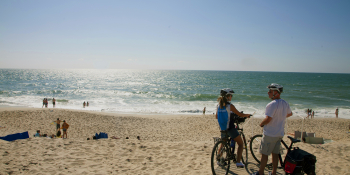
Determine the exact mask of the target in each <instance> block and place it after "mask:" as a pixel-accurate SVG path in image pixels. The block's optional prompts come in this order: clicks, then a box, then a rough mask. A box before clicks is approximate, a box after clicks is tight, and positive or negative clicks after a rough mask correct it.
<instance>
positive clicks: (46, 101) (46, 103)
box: [45, 98, 49, 108]
mask: <svg viewBox="0 0 350 175" xmlns="http://www.w3.org/2000/svg"><path fill="white" fill-rule="evenodd" d="M48 103H49V102H48V100H47V98H45V108H47V105H48Z"/></svg>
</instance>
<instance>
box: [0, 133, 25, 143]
mask: <svg viewBox="0 0 350 175" xmlns="http://www.w3.org/2000/svg"><path fill="white" fill-rule="evenodd" d="M27 138H29V134H28V131H26V132H22V133H16V134H10V135H7V136H5V137H0V139H2V140H6V141H9V142H10V141H14V140H17V139H27Z"/></svg>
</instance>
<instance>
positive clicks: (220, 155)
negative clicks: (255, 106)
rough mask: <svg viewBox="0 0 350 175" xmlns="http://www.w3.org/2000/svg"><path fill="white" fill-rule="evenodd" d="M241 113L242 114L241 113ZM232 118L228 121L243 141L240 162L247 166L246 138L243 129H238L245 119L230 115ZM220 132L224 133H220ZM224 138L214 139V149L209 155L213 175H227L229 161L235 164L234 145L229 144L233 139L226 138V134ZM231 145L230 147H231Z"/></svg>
mask: <svg viewBox="0 0 350 175" xmlns="http://www.w3.org/2000/svg"><path fill="white" fill-rule="evenodd" d="M242 113H243V112H242ZM231 115H233V117H231V119H230V120H233V121H234V122H233V123H234V124H235V126H236V129H237V130H238V132H239V135H240V136H241V138H242V141H243V152H242V158H241V159H242V162H243V164H245V165H246V164H247V162H248V148H247V142H246V138H245V136H244V134H243V128H239V124H240V123H243V122H245V119H246V118H245V117H239V116H238V115H236V114H234V113H233V114H231ZM220 132H226V133H227V130H225V131H220ZM226 136H227V137H226V138H221V139H220V138H218V137H214V143H215V145H214V148H213V151H212V153H211V170H212V172H213V174H214V175H217V174H225V175H226V174H228V172H229V170H230V161H231V160H232V161H233V162H236V160H237V159H236V154H234V152H235V144H231V143H232V141H233V138H230V137H228V134H226ZM231 145H232V146H231Z"/></svg>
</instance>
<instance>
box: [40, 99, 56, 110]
mask: <svg viewBox="0 0 350 175" xmlns="http://www.w3.org/2000/svg"><path fill="white" fill-rule="evenodd" d="M48 105H49V102H48V100H47V98H44V100H43V107H44V106H45V108H47V106H48ZM52 106H53V107H55V106H56V99H55V98H52ZM43 107H42V108H43Z"/></svg>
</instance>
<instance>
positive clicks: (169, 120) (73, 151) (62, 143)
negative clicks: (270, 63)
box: [0, 108, 350, 174]
mask: <svg viewBox="0 0 350 175" xmlns="http://www.w3.org/2000/svg"><path fill="white" fill-rule="evenodd" d="M57 118H60V119H61V120H66V121H67V123H68V124H69V125H70V127H69V129H68V138H67V139H61V138H55V139H50V138H37V137H36V138H34V137H33V135H34V134H35V133H36V130H40V131H41V133H42V134H49V135H51V134H54V133H55V129H56V126H55V125H52V124H50V123H51V122H52V121H54V120H56V119H57ZM260 121H261V119H254V118H253V119H249V120H247V121H246V124H243V125H242V126H244V133H245V135H246V137H247V138H250V137H251V136H252V135H255V134H261V133H262V129H261V128H260V127H258V126H257V124H258V123H259V122H260ZM349 124H350V120H348V119H335V118H329V119H306V120H304V125H302V119H298V118H294V119H288V121H287V124H286V133H293V132H294V131H296V130H299V131H301V129H302V127H303V128H304V130H305V131H306V132H313V133H316V137H324V138H326V139H332V140H333V142H331V143H327V144H307V143H297V144H296V145H295V146H298V147H300V148H301V149H304V150H305V151H308V152H309V153H312V154H314V155H315V156H316V157H317V163H316V174H350V168H349V167H350V134H348V133H347V132H348V128H349ZM0 126H2V127H5V128H1V129H0V136H6V135H8V134H14V133H19V132H25V131H28V132H29V136H30V138H29V139H24V140H16V141H12V142H7V141H3V140H0V155H1V159H0V174H212V173H211V169H210V155H211V151H212V147H213V145H214V142H213V137H218V136H219V135H220V132H219V128H218V124H217V121H216V119H215V117H214V116H213V115H132V114H116V113H101V112H85V111H79V110H66V109H52V108H50V109H41V108H40V109H34V108H1V109H0ZM99 132H105V133H108V136H109V138H108V139H99V140H87V138H92V136H93V135H94V134H95V133H99ZM112 136H115V137H118V138H120V139H112V138H111V137H112ZM137 136H140V138H141V140H138V139H137ZM126 137H129V139H126ZM248 152H249V157H248V166H247V167H246V168H245V169H237V168H235V167H233V166H232V167H231V169H230V170H231V171H230V174H249V173H252V172H254V171H257V170H258V166H257V164H256V162H255V160H254V159H253V158H252V157H251V156H250V151H249V150H248ZM267 172H268V170H267V169H266V171H265V173H266V174H267ZM279 173H280V174H282V173H283V171H282V170H279Z"/></svg>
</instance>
